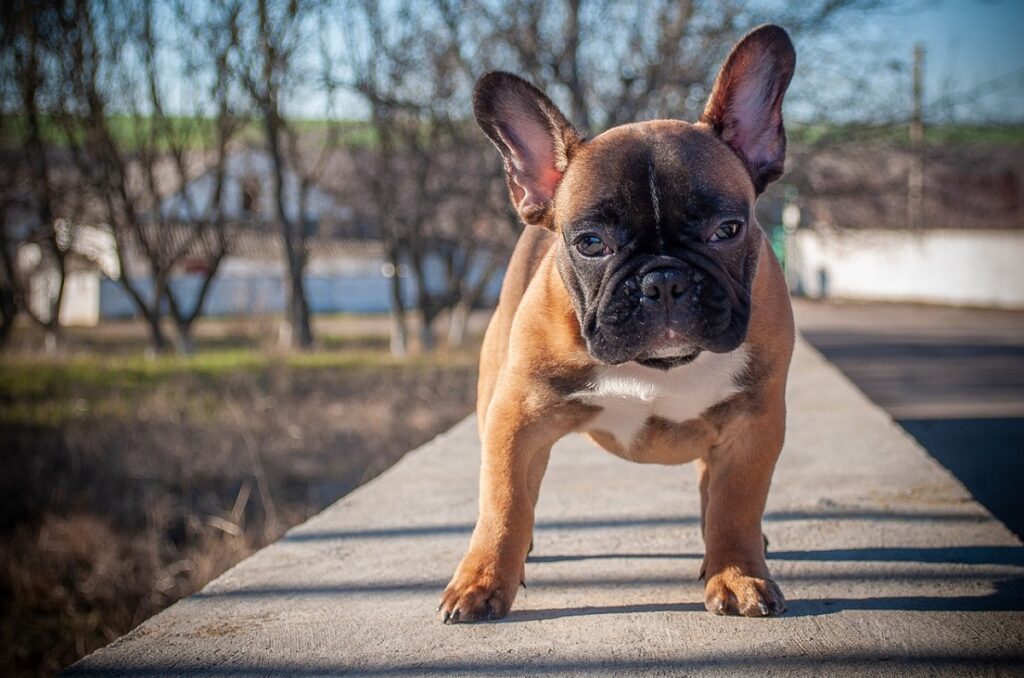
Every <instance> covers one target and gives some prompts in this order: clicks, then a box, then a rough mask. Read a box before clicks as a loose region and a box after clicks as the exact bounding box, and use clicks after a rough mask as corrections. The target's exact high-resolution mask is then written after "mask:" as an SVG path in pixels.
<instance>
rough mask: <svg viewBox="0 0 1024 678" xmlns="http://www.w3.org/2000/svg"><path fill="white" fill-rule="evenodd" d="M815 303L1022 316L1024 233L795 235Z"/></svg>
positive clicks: (794, 259) (804, 284)
mask: <svg viewBox="0 0 1024 678" xmlns="http://www.w3.org/2000/svg"><path fill="white" fill-rule="evenodd" d="M794 238H795V240H794V243H793V247H792V248H791V250H790V252H789V253H788V254H787V258H788V259H789V262H788V264H789V265H790V266H792V267H794V269H795V272H796V278H797V285H798V291H802V292H803V293H804V294H807V295H808V296H811V297H832V298H837V299H862V300H882V301H917V302H928V303H939V304H958V305H977V306H1002V307H1008V308H1024V231H957V230H933V231H917V232H911V231H883V230H856V231H837V230H819V229H808V230H801V231H797V233H796V235H795V236H794Z"/></svg>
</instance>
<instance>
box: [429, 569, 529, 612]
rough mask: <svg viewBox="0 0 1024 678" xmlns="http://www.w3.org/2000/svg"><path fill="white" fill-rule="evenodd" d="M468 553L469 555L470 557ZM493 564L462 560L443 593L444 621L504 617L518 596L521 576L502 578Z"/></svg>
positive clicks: (441, 609) (440, 609) (441, 608)
mask: <svg viewBox="0 0 1024 678" xmlns="http://www.w3.org/2000/svg"><path fill="white" fill-rule="evenodd" d="M468 559H469V557H468V556H467V560H468ZM494 572H495V570H494V568H491V567H472V566H468V567H467V565H466V563H465V562H463V564H462V565H460V566H459V569H458V570H457V571H456V572H455V576H454V577H452V580H451V582H450V583H449V584H448V587H447V588H446V589H445V590H444V593H443V594H441V604H440V605H439V606H438V608H437V609H438V612H440V613H441V621H443V622H444V623H445V624H456V623H460V622H474V621H486V620H492V619H501V618H502V617H504V616H505V615H506V614H508V611H509V609H511V607H512V601H513V600H514V599H515V595H516V592H517V588H518V584H519V577H512V578H511V580H509V578H504V579H503V578H501V577H500V576H497V575H496V574H494Z"/></svg>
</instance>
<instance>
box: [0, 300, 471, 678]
mask: <svg viewBox="0 0 1024 678" xmlns="http://www.w3.org/2000/svg"><path fill="white" fill-rule="evenodd" d="M320 329H321V330H322V331H321V348H320V349H319V350H318V351H316V352H314V353H312V354H307V355H288V354H281V353H276V352H273V351H269V350H265V349H252V348H247V346H251V345H259V344H260V342H261V341H264V337H263V331H262V329H261V328H260V327H259V326H256V325H251V324H245V323H242V324H239V323H233V324H218V323H217V322H210V323H207V324H206V326H205V327H203V328H202V331H201V332H200V342H199V350H198V351H197V354H196V355H195V356H194V357H191V358H186V359H178V358H173V357H171V358H163V357H161V358H156V359H148V358H145V357H144V356H143V355H142V351H143V347H144V334H143V333H142V332H141V331H140V328H138V327H137V326H135V324H134V323H123V324H118V325H115V326H112V327H109V328H106V329H104V330H96V331H86V330H78V331H74V332H70V333H69V336H68V339H67V345H66V347H65V351H64V354H63V355H62V356H60V357H57V358H50V357H46V356H42V355H39V354H38V353H36V352H34V351H33V350H32V346H34V345H37V343H36V342H34V341H33V338H32V337H31V336H20V337H17V338H16V339H17V342H20V346H16V350H15V352H14V353H13V354H11V353H8V354H6V355H5V356H4V357H3V360H2V362H0V439H2V440H3V441H4V443H3V463H4V466H5V467H6V468H5V470H4V473H2V474H0V568H2V572H3V574H2V578H0V673H3V674H4V675H8V674H11V673H17V674H28V675H33V674H34V675H47V674H52V673H53V672H55V671H57V670H59V669H60V668H62V667H64V666H67V665H68V664H69V663H71V662H72V661H74V660H75V659H77V658H78V657H80V656H82V655H84V654H86V653H88V652H90V651H92V650H94V649H96V648H98V647H100V646H102V645H104V644H106V643H108V642H110V641H111V640H113V639H114V638H117V637H118V636H120V635H122V634H123V633H125V632H126V631H128V630H129V629H130V628H132V627H133V626H135V625H137V624H138V623H140V622H141V621H143V620H144V619H146V618H147V617H149V616H151V615H152V614H155V613H156V612H158V611H159V610H161V609H163V608H164V607H166V606H167V605H169V604H171V603H172V602H174V601H175V600H177V599H178V598H180V597H182V596H185V595H188V594H190V593H192V592H193V591H195V590H197V589H198V588H199V587H201V586H202V585H204V584H205V583H206V582H207V581H209V580H210V579H211V578H213V577H215V576H217V575H218V574H219V573H221V572H223V571H224V570H225V569H227V568H228V567H230V566H231V565H233V564H234V563H236V562H238V561H239V560H240V559H242V558H244V557H245V556H247V555H248V554H250V553H252V552H253V551H254V550H256V549H258V548H260V547H261V546H263V545H265V544H267V543H268V542H270V541H272V540H274V539H276V538H277V537H278V536H280V535H281V534H282V533H283V532H284V530H286V529H287V528H288V527H290V526H292V525H295V524H296V523H298V522H300V521H302V520H304V519H305V518H307V517H309V516H311V515H313V514H314V513H316V512H317V511H319V510H321V509H322V508H324V507H325V506H327V505H328V504H329V503H331V502H333V501H334V500H336V499H338V498H339V497H341V496H343V495H344V494H345V493H347V492H349V491H350V490H351V489H352V488H354V487H356V486H358V485H359V484H361V483H363V482H365V481H366V480H368V479H370V478H372V477H374V476H375V475H377V474H378V473H380V472H381V471H382V470H384V469H386V468H388V467H389V466H390V465H391V464H393V463H394V462H395V461H396V460H397V459H398V458H400V457H401V455H402V454H404V453H405V452H406V451H408V450H410V449H412V448H413V447H415V446H417V445H419V444H421V443H423V442H425V441H426V440H428V439H430V438H431V437H433V436H434V435H436V434H437V433H440V432H441V431H444V430H445V429H447V428H449V427H450V426H451V425H452V424H454V423H455V422H456V421H458V420H459V419H461V418H462V417H464V416H465V415H466V414H468V413H469V411H470V409H471V407H472V399H473V395H474V393H475V375H476V365H475V353H476V349H475V347H470V348H467V349H466V350H463V351H459V352H454V353H453V352H441V353H437V354H431V355H424V356H419V357H413V358H410V359H404V360H396V359H393V358H391V357H390V356H389V355H388V354H387V351H386V346H387V338H386V336H383V335H379V334H378V332H379V331H380V329H381V324H380V323H379V322H377V321H374V320H367V319H349V320H348V321H346V319H344V318H340V319H339V318H335V319H328V322H326V323H324V326H323V327H321V328H320ZM266 342H269V343H272V338H271V339H266V340H265V343H266Z"/></svg>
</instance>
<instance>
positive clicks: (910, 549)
mask: <svg viewBox="0 0 1024 678" xmlns="http://www.w3.org/2000/svg"><path fill="white" fill-rule="evenodd" d="M789 403H790V413H791V414H790V430H789V439H788V442H787V446H786V450H785V451H784V452H783V456H782V460H781V462H780V466H779V469H778V472H777V474H776V479H775V484H774V487H773V490H772V494H771V497H770V499H769V508H768V513H767V515H766V518H765V532H766V533H767V535H768V537H769V538H770V540H771V544H772V546H771V550H770V554H769V564H770V566H771V567H772V569H773V571H774V573H775V575H776V577H777V579H778V581H779V583H780V584H781V586H782V588H783V590H784V591H785V593H786V596H787V599H788V601H789V610H788V611H787V612H786V614H785V615H784V616H783V617H780V618H776V619H738V618H723V617H715V616H713V615H710V614H708V613H706V612H705V611H704V609H703V605H702V603H701V599H702V594H701V585H700V583H699V582H698V581H697V574H698V570H699V567H700V558H701V543H700V537H699V528H698V525H697V512H698V499H697V487H696V482H695V478H694V473H693V469H692V468H689V467H680V468H674V467H669V468H666V467H652V466H646V467H645V466H639V465H632V464H629V463H627V462H624V461H621V460H619V459H618V458H616V457H613V456H612V455H609V454H607V453H604V452H602V451H600V450H598V449H596V448H592V447H591V446H590V444H589V443H587V442H586V441H585V440H583V439H580V438H572V439H568V440H565V441H563V442H562V443H560V444H559V446H558V447H557V448H556V450H555V452H554V453H553V454H552V461H551V467H550V470H549V473H548V476H547V479H546V480H545V488H544V492H543V493H542V499H541V502H540V506H539V509H538V521H539V522H538V526H537V532H536V540H535V550H534V555H533V557H532V558H531V562H530V564H528V566H527V583H528V585H529V588H528V589H526V590H524V591H522V592H521V593H520V595H519V598H518V599H517V600H516V605H515V608H514V610H513V612H512V613H511V614H510V616H509V617H508V618H507V619H505V620H503V621H501V622H496V623H488V624H479V625H458V626H443V625H442V624H441V623H440V622H439V621H438V618H437V615H436V614H435V612H434V609H435V608H436V605H437V600H438V596H439V594H440V592H441V589H442V588H443V587H444V585H445V583H446V582H447V579H448V576H449V575H450V574H451V572H452V569H453V568H454V567H455V565H456V564H457V562H458V559H459V557H460V556H461V554H462V551H463V549H464V548H465V546H466V543H467V539H468V536H469V532H470V529H471V527H472V522H473V519H474V517H475V513H476V480H477V458H478V454H479V453H478V447H477V440H476V433H475V422H473V421H472V420H471V419H470V420H466V421H464V422H463V423H461V424H459V425H458V426H456V427H455V428H454V429H452V430H451V431H450V432H448V433H446V434H445V435H443V436H441V437H440V438H438V439H437V440H435V441H433V442H431V443H429V444H427V445H425V446H423V447H422V448H420V449H419V450H417V451H415V452H412V453H410V454H409V455H408V456H406V457H405V458H404V459H403V460H402V461H401V462H399V464H398V465H396V466H395V467H394V468H393V469H391V470H390V471H388V472H387V473H385V474H384V475H382V476H381V477H379V478H377V479H376V480H374V481H372V482H371V483H369V484H367V485H366V486H364V487H362V488H360V489H358V490H356V491H355V492H353V493H352V494H350V495H349V496H347V497H346V498H344V499H342V500H341V501H339V502H338V503H337V504H335V505H334V506H332V507H330V508H329V509H327V510H326V511H324V512H323V513H322V514H320V515H318V516H316V517H315V518H313V519H312V520H310V521H309V522H307V523H306V524H304V525H302V526H300V527H298V528H296V529H294V530H293V531H291V532H290V533H289V534H288V536H287V537H285V538H284V539H283V540H282V541H280V542H278V543H276V544H274V545H272V546H270V547H268V548H266V549H264V550H263V551H261V552H259V553H258V554H256V555H255V556H253V557H251V558H249V559H248V560H246V561H244V562H243V563H241V564H240V565H238V566H237V567H235V568H234V569H232V570H230V571H229V572H228V573H226V574H225V575H224V576H222V577H220V578H219V579H217V580H216V581H214V582H213V583H211V584H210V585H209V586H207V587H206V588H205V589H204V590H203V591H202V592H201V593H199V594H197V595H195V596H193V597H191V598H189V599H186V600H184V601H181V602H179V603H178V604H176V605H174V606H173V607H171V608H170V609H168V610H166V611H165V612H163V613H162V614H160V615H158V616H156V617H154V618H153V619H151V620H149V621H148V622H146V623H145V624H143V625H142V626H141V627H139V628H138V629H136V630H135V631H133V632H132V633H130V634H128V635H127V636H125V637H124V638H122V639H120V640H118V641H116V642H114V643H113V644H111V645H110V646H108V647H107V648H105V649H103V650H100V651H98V652H96V653H94V654H93V655H91V656H89V657H87V658H86V659H84V660H82V661H81V662H80V663H78V664H77V665H76V666H75V667H73V669H72V671H71V673H73V674H74V675H116V674H124V675H143V676H154V675H169V676H170V675H204V676H241V675H271V674H282V673H283V674H291V675H299V676H312V675H329V674H340V673H348V672H351V673H353V674H362V675H374V676H386V675H397V676H412V675H443V676H449V675H470V674H473V675H494V674H507V675H534V674H535V675H595V674H598V675H636V674H645V675H682V674H691V675H715V676H736V675H751V676H759V677H760V676H771V675H877V676H900V677H904V676H908V675H909V676H915V675H922V676H923V675H937V674H941V675H1020V674H1022V673H1024V547H1022V546H1021V543H1020V541H1019V540H1018V539H1017V538H1016V537H1015V536H1013V535H1012V534H1011V533H1010V532H1009V531H1008V530H1007V529H1006V528H1005V527H1004V526H1003V525H1002V524H1001V523H999V522H998V521H996V520H994V519H993V518H992V517H991V516H990V515H989V514H988V513H987V512H986V511H985V510H984V509H983V508H981V507H980V506H979V505H978V504H977V503H976V502H975V501H973V500H972V499H971V497H970V496H969V495H968V494H967V493H966V491H965V490H964V489H963V487H962V486H961V485H960V484H959V483H957V482H956V481H955V480H954V479H953V478H952V476H950V475H949V473H948V472H946V471H945V470H944V469H943V468H942V467H941V466H939V465H938V464H937V463H936V462H935V461H933V460H932V459H931V458H930V457H929V456H928V455H927V454H925V453H924V451H923V450H922V449H921V448H920V447H919V446H918V445H917V444H916V443H915V442H914V441H913V439H911V438H910V437H909V436H908V435H907V434H906V433H904V432H903V431H902V430H901V429H899V428H898V427H897V426H896V425H895V424H893V423H892V421H891V420H890V419H889V417H888V416H887V415H886V414H885V413H884V412H882V411H881V410H880V409H878V408H877V407H876V406H874V405H873V404H871V403H870V402H869V401H868V400H867V399H866V398H865V397H864V396H863V395H862V394H861V393H860V392H859V391H857V390H856V389H855V388H853V387H852V386H851V385H850V383H849V382H848V381H847V380H846V378H845V377H843V376H842V375H841V374H840V373H839V372H838V371H837V370H836V369H835V368H833V367H832V366H831V365H829V364H828V363H826V362H825V361H824V360H823V359H822V358H821V357H820V356H819V355H818V354H817V353H815V352H814V351H813V350H812V349H810V348H808V347H807V345H806V344H803V343H801V344H800V345H798V349H797V354H796V358H795V363H794V367H793V374H792V378H791V389H790V399H789ZM339 453H343V451H339Z"/></svg>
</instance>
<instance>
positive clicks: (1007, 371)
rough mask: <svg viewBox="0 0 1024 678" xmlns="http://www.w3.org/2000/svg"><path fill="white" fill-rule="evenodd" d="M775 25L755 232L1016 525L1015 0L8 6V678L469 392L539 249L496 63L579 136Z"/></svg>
mask: <svg viewBox="0 0 1024 678" xmlns="http://www.w3.org/2000/svg"><path fill="white" fill-rule="evenodd" d="M766 21H771V22H774V23H779V24H781V25H782V26H784V27H785V28H787V29H788V30H789V31H790V33H791V35H792V37H793V39H794V42H795V43H796V46H797V53H798V67H797V72H796V76H795V78H794V81H793V87H792V89H791V91H790V94H789V96H788V98H787V101H786V120H787V130H788V133H789V140H790V146H789V158H788V161H787V174H786V175H785V176H784V177H783V178H782V180H780V181H779V182H777V183H776V184H774V185H772V186H771V188H770V189H769V190H768V192H767V194H766V195H765V196H764V197H763V198H762V199H761V201H760V203H759V206H758V217H759V221H760V223H761V224H762V226H763V227H764V229H765V231H766V232H767V233H768V234H769V236H770V237H771V239H772V244H773V247H774V249H775V251H776V254H777V255H778V256H779V258H780V259H782V260H783V262H784V265H785V268H786V274H787V277H788V280H789V283H790V286H791V289H792V292H793V294H794V302H795V305H796V311H797V318H798V323H799V325H800V327H801V329H802V330H803V331H804V333H805V336H807V338H808V339H809V340H810V341H811V342H812V343H813V344H814V345H815V346H817V347H818V348H819V349H820V350H822V351H823V352H824V353H825V354H826V356H828V357H829V358H830V359H831V360H833V361H834V362H835V363H836V364H837V365H838V366H839V368H840V369H842V370H844V371H845V372H846V373H847V374H848V375H849V376H850V377H851V378H853V379H854V381H855V382H856V383H857V384H858V385H859V386H861V388H862V389H864V390H865V391H866V392H867V394H868V395H869V396H870V397H871V398H873V399H874V400H875V401H876V402H877V403H879V404H880V405H882V406H883V407H885V408H886V409H887V410H888V411H889V412H890V414H892V416H893V417H894V418H896V419H897V420H898V421H900V423H901V424H902V425H903V426H904V427H905V428H906V429H907V431H908V432H909V433H910V434H912V435H914V436H916V437H917V438H918V439H919V440H920V441H921V442H922V443H923V444H924V445H925V447H926V448H927V449H928V450H929V452H930V453H931V454H932V455H934V456H935V457H936V458H937V459H938V460H939V461H940V462H941V463H943V464H944V465H946V467H947V468H949V469H950V470H951V471H952V472H953V473H954V474H956V475H957V477H958V478H960V480H961V481H962V482H964V483H965V484H966V485H967V486H968V488H969V489H970V490H971V491H972V492H973V493H974V494H975V495H976V496H977V497H978V498H979V500H980V501H982V503H984V504H985V505H986V506H987V507H988V508H989V509H990V510H992V511H993V512H994V513H995V514H996V515H997V516H998V517H999V518H1001V519H1002V520H1004V522H1007V524H1008V525H1009V526H1010V527H1011V529H1013V530H1015V531H1016V532H1017V533H1018V534H1022V533H1024V523H1022V520H1024V519H1022V513H1024V512H1022V511H1021V508H1022V502H1021V500H1020V499H1019V491H1018V490H1017V489H1016V487H1014V484H1019V480H1020V478H1022V477H1024V465H1022V458H1024V313H1022V311H1021V309H1024V152H1022V151H1024V49H1022V47H1021V43H1020V35H1021V31H1022V30H1024V4H1021V3H1018V2H1014V1H1011V0H1007V1H1006V2H997V1H987V2H983V1H980V0H978V1H971V0H958V1H957V0H919V1H913V0H906V1H903V2H877V1H873V0H812V1H809V2H803V3H789V2H781V1H778V0H761V1H756V0H749V1H743V0H723V1H720V2H711V1H704V0H689V1H687V0H649V1H631V0H624V1H619V2H611V1H609V0H550V1H548V2H543V1H540V0H510V1H508V2H501V1H499V0H421V1H418V2H411V1H404V0H378V1H372V0H365V1H356V0H281V1H279V0H207V1H198V0H197V1H195V2H192V1H188V0H154V1H153V2H143V1H138V2H132V1H128V0H122V1H118V0H92V1H89V0H66V1H61V0H36V1H30V0H7V1H6V2H4V3H2V8H0V37H2V53H0V238H2V240H0V258H2V262H0V263H2V268H0V311H2V325H0V344H2V353H0V441H2V449H3V465H4V467H5V468H4V471H3V473H2V474H0V667H2V670H3V672H4V673H22V674H40V675H47V674H51V673H53V672H55V671H56V670H58V669H60V668H61V667H63V666H66V665H68V664H69V663H70V662H72V661H74V660H75V659H76V658H78V657H80V656H82V655H83V654H86V653H88V652H90V651H92V650H94V649H96V648H97V647H100V646H102V645H104V644H106V643H108V642H110V641H111V640H113V639H114V638H116V637H117V636H119V635H121V634H123V633H125V632H126V631H128V630H129V629H130V628H132V627H133V626H135V625H137V624H139V623H140V622H141V621H143V620H144V619H145V618H147V617H148V616H150V615H152V614H154V613H156V612H158V611H159V610H160V609H162V608H164V607H166V606H167V605H169V604H170V603H172V602H174V601H175V600H176V599H178V598H180V597H181V596H184V595H188V594H189V593H191V592H193V591H195V590H197V589H198V588H199V587H201V586H202V585H203V584H204V583H206V582H207V581H209V580H210V579H211V578H212V577H214V576H216V575H218V574H219V573H220V572H222V571H223V570H225V569H226V568H227V567H229V566H231V565H232V564H233V563H235V562H237V561H238V560H240V559H241V558H243V557H245V556H246V555H248V554H249V553H251V552H252V551H253V550H255V549H257V548H259V547H260V546H262V545H265V544H266V543H268V542H269V541H272V540H274V539H276V538H277V537H279V536H280V535H281V534H282V533H283V532H284V530H286V529H287V528H289V527H290V526H292V525H294V524H296V523H298V522H300V521H302V520H303V519H305V518H306V517H308V516H310V515H312V514H313V513H315V512H317V511H318V510H320V509H322V508H323V507H325V506H326V505H328V504H329V503H331V502H332V501H334V500H336V499H337V498H339V497H341V496H342V495H344V494H345V493H346V492H348V491H350V490H351V489H352V488H354V487H356V486H357V485H359V484H360V483H362V482H365V481H366V480H368V479H370V478H372V477H373V476H374V475H376V474H377V473H379V472H381V471H382V470H384V469H386V468H387V467H388V466H389V465H390V464H392V463H393V462H394V461H396V460H397V459H398V458H399V457H401V455H402V454H403V453H404V452H406V451H407V450H409V449H411V448H412V447H413V446H415V445H418V444H419V443H421V442H424V441H425V440H427V439H428V438H430V437H431V436H433V435H435V434H437V433H439V432H441V431H443V430H444V429H446V428H447V427H449V426H451V425H452V424H453V423H454V422H456V421H458V420H459V419H461V418H462V417H463V416H465V415H466V414H468V413H469V412H470V410H471V408H472V402H473V396H474V391H475V376H476V366H475V361H476V351H477V348H478V345H479V339H480V335H481V333H482V330H483V327H484V326H485V324H486V320H487V317H488V316H489V312H490V311H489V309H491V308H492V307H493V305H494V303H495V301H496V296H497V291H498V289H499V287H500V284H501V277H502V273H503V270H504V265H505V261H506V259H507V257H508V255H509V253H510V251H511V248H512V246H513V245H514V243H515V239H516V236H517V233H518V231H519V225H518V224H517V223H516V221H515V219H514V218H513V215H512V213H511V211H510V209H509V206H508V200H507V196H506V192H505V187H504V179H503V176H502V174H501V168H500V164H499V162H498V155H497V153H496V152H495V151H494V149H493V148H491V147H490V145H489V144H488V143H487V142H486V140H485V138H484V137H483V135H482V134H481V133H480V132H479V131H478V129H477V128H476V125H475V123H474V122H473V120H472V117H471V112H470V111H471V106H470V93H471V90H472V85H473V82H474V80H475V78H476V77H478V76H479V75H480V74H481V73H483V72H485V71H487V70H490V69H495V68H500V69H505V70H510V71H513V72H516V73H518V74H521V75H523V76H524V77H527V78H529V79H530V80H532V81H533V82H534V83H535V84H537V85H538V86H540V87H541V88H542V89H545V90H546V91H547V92H548V93H549V94H550V95H551V96H552V98H553V99H554V100H555V101H556V102H557V103H558V104H559V105H560V106H561V107H562V109H563V110H564V111H565V112H566V114H567V116H568V117H569V118H570V120H572V121H573V122H574V124H576V125H577V126H578V127H579V129H581V130H583V131H584V133H586V134H588V135H590V136H593V135H595V134H597V133H599V132H600V131H602V130H604V129H607V128H608V127H610V126H613V125H617V124H620V123H623V122H628V121H633V120H644V119H651V118H659V117H674V118H682V119H685V120H695V119H696V118H697V117H698V116H699V114H700V112H701V109H702V106H703V103H704V101H705V100H706V98H707V95H708V93H709V89H710V85H711V83H712V82H713V79H714V76H715V74H716V72H717V69H718V67H719V65H720V64H721V62H722V60H723V58H724V57H725V55H726V53H727V51H728V49H729V48H730V46H731V45H732V44H733V43H734V42H735V40H736V39H737V38H739V37H740V36H741V35H742V34H743V33H745V32H746V31H747V30H749V29H750V28H752V27H753V26H755V25H757V24H760V23H763V22H766ZM822 454H828V450H822ZM837 461H839V462H841V460H837Z"/></svg>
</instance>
